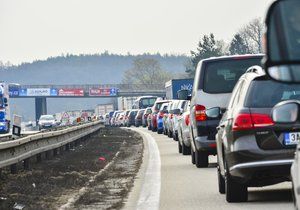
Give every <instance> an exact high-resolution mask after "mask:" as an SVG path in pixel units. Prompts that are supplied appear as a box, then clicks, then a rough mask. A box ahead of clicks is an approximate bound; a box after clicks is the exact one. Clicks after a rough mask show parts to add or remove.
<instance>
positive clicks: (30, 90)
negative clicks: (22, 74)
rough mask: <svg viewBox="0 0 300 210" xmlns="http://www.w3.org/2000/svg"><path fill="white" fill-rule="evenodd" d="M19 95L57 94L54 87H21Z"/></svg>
mask: <svg viewBox="0 0 300 210" xmlns="http://www.w3.org/2000/svg"><path fill="white" fill-rule="evenodd" d="M19 96H57V90H56V89H55V88H21V89H20V90H19Z"/></svg>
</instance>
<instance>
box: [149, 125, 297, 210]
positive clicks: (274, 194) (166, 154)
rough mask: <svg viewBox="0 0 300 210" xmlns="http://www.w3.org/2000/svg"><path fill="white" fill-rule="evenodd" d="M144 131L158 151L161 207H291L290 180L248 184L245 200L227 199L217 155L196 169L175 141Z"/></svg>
mask: <svg viewBox="0 0 300 210" xmlns="http://www.w3.org/2000/svg"><path fill="white" fill-rule="evenodd" d="M145 130H146V129H145ZM145 130H144V131H145ZM147 132H149V133H150V134H151V135H152V136H153V137H154V138H155V139H156V142H157V144H158V148H159V151H160V157H161V194H160V209H267V208H275V209H285V210H287V209H293V203H292V196H291V183H290V182H285V183H281V184H277V185H273V186H268V187H262V188H249V200H248V202H246V203H233V204H232V203H227V202H226V200H225V195H221V194H219V192H218V181H217V171H216V162H217V161H216V156H211V157H210V163H211V164H210V165H209V167H208V168H205V169H198V168H196V167H195V166H194V165H192V164H191V157H190V156H189V155H188V156H183V155H182V154H179V153H178V145H177V142H175V141H173V140H172V139H170V138H168V137H166V136H164V135H158V134H156V133H153V132H151V131H147ZM150 152H151V151H150Z"/></svg>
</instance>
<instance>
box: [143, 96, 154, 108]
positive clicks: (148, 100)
mask: <svg viewBox="0 0 300 210" xmlns="http://www.w3.org/2000/svg"><path fill="white" fill-rule="evenodd" d="M155 101H156V98H144V99H141V101H140V108H147V107H150V106H153V105H154V103H155Z"/></svg>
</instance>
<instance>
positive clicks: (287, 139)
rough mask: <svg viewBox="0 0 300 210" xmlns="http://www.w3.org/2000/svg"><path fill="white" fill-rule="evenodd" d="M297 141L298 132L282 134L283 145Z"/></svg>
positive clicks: (299, 137)
mask: <svg viewBox="0 0 300 210" xmlns="http://www.w3.org/2000/svg"><path fill="white" fill-rule="evenodd" d="M299 141H300V132H297V133H296V132H295V133H285V134H284V144H285V145H294V144H298V142H299Z"/></svg>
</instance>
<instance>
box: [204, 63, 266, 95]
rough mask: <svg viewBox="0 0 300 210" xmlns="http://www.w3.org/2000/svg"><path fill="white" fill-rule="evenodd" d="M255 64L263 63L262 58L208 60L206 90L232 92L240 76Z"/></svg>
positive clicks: (205, 75)
mask: <svg viewBox="0 0 300 210" xmlns="http://www.w3.org/2000/svg"><path fill="white" fill-rule="evenodd" d="M253 65H261V58H249V59H244V58H243V59H231V60H220V61H214V62H208V63H207V64H206V65H205V72H204V83H203V90H204V92H207V93H231V92H232V90H233V88H234V86H235V84H236V83H237V81H238V79H239V78H240V76H241V75H242V74H244V73H245V72H246V70H247V69H248V68H249V67H251V66H253ZM201 87H202V84H201V82H200V84H199V89H201Z"/></svg>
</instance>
